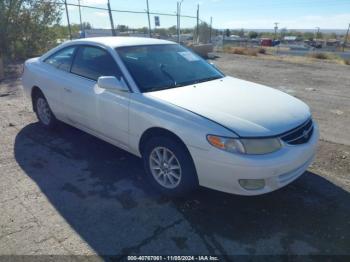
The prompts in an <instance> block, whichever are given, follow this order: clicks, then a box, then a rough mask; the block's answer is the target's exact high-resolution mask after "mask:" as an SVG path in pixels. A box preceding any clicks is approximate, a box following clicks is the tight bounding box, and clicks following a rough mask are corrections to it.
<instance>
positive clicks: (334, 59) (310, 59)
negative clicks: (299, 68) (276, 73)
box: [263, 54, 350, 65]
mask: <svg viewBox="0 0 350 262" xmlns="http://www.w3.org/2000/svg"><path fill="white" fill-rule="evenodd" d="M316 57H317V58H316ZM316 57H315V56H311V55H309V56H288V55H283V56H273V55H269V56H264V57H263V58H264V59H269V60H275V61H284V62H290V63H295V64H310V63H314V62H317V61H323V62H327V63H333V64H340V65H350V60H346V59H342V58H341V57H339V56H337V55H333V54H329V56H327V58H323V56H316ZM319 57H322V58H319Z"/></svg>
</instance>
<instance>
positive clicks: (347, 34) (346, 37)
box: [343, 24, 350, 52]
mask: <svg viewBox="0 0 350 262" xmlns="http://www.w3.org/2000/svg"><path fill="white" fill-rule="evenodd" d="M349 30H350V24H349V27H348V31H346V36H345V39H344V43H343V52H344V51H345V47H346V44H347V42H348V37H349Z"/></svg>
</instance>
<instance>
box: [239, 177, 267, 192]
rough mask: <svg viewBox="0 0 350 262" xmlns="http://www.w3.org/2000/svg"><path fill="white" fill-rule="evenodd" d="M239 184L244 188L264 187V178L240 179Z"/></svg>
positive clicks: (255, 188) (256, 188)
mask: <svg viewBox="0 0 350 262" xmlns="http://www.w3.org/2000/svg"><path fill="white" fill-rule="evenodd" d="M238 182H239V184H240V185H241V186H242V187H243V188H244V189H246V190H259V189H262V188H264V186H265V180H264V179H240V180H239V181H238Z"/></svg>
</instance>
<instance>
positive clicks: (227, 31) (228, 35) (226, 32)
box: [225, 29, 231, 37]
mask: <svg viewBox="0 0 350 262" xmlns="http://www.w3.org/2000/svg"><path fill="white" fill-rule="evenodd" d="M225 36H227V37H230V36H231V32H230V29H226V30H225Z"/></svg>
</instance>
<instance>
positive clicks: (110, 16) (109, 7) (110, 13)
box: [107, 0, 117, 36]
mask: <svg viewBox="0 0 350 262" xmlns="http://www.w3.org/2000/svg"><path fill="white" fill-rule="evenodd" d="M107 7H108V13H109V20H110V22H111V30H112V35H113V36H116V35H117V33H116V31H115V28H114V22H113V16H112V10H111V4H110V3H109V0H108V2H107Z"/></svg>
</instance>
